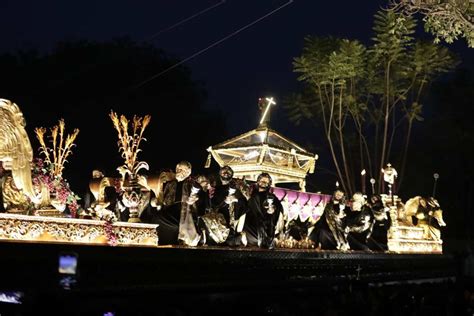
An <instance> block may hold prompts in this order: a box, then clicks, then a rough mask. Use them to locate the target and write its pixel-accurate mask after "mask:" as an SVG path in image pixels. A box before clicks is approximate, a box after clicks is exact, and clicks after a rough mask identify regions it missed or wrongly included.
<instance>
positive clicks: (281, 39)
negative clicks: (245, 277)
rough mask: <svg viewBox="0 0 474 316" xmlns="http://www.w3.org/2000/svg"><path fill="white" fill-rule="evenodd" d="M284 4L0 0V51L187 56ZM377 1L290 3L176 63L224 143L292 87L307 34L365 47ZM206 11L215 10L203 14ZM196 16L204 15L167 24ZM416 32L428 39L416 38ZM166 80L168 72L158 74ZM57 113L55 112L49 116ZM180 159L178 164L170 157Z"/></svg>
mask: <svg viewBox="0 0 474 316" xmlns="http://www.w3.org/2000/svg"><path fill="white" fill-rule="evenodd" d="M286 3H288V2H286V1H281V0H280V1H275V0H259V1H255V0H244V1H242V0H239V1H236V0H235V1H231V0H228V1H225V2H224V1H218V0H214V1H203V0H199V1H183V0H173V1H170V0H165V1H151V0H150V1H140V2H137V1H116V0H115V1H91V0H84V1H77V2H69V1H59V0H51V1H46V2H42V1H21V0H20V1H17V0H15V1H9V0H3V1H0V13H1V16H2V18H1V20H0V39H1V41H0V53H6V52H15V51H17V50H19V49H22V50H25V49H38V50H40V51H42V52H47V51H49V50H51V49H52V48H53V47H54V45H55V44H56V43H57V42H58V41H60V40H78V39H88V40H96V41H109V40H111V39H113V38H118V37H124V36H128V37H130V38H132V39H133V40H135V41H138V42H142V41H148V42H149V43H152V44H153V45H155V46H156V47H159V48H162V49H163V50H164V51H165V52H167V53H169V54H172V55H174V56H176V57H177V58H179V59H186V58H188V57H190V56H192V55H193V54H195V53H196V52H199V51H201V50H202V49H204V48H206V47H208V46H210V45H212V44H213V43H216V42H217V41H219V40H221V39H223V38H225V37H226V36H229V35H230V34H232V33H234V32H235V31H237V30H239V29H241V28H242V27H245V26H246V25H248V24H249V23H252V22H254V21H255V20H257V19H259V18H261V17H262V16H264V15H266V14H268V13H269V12H271V11H273V10H275V9H277V8H278V7H280V6H283V5H285V4H286ZM385 4H386V1H314V0H306V1H305V0H295V1H293V2H292V3H290V4H289V5H287V6H285V7H284V8H282V9H281V10H279V11H277V12H275V13H274V14H272V15H270V16H268V17H267V18H265V19H263V20H261V21H259V22H258V23H256V24H254V25H252V26H251V27H249V28H247V29H245V30H243V31H241V32H240V33H238V34H236V35H235V36H233V37H230V38H229V39H227V40H225V41H223V42H222V43H220V44H218V45H216V46H215V47H212V48H210V49H209V50H207V51H205V52H203V53H202V54H200V55H198V56H196V57H194V58H191V59H190V60H188V61H187V62H185V65H186V66H187V67H189V68H190V69H191V71H192V77H193V79H195V80H197V81H202V82H203V84H204V86H205V88H206V90H207V93H208V99H207V104H206V106H207V107H208V108H209V109H218V110H220V111H222V112H223V113H224V114H225V116H226V119H227V127H228V131H227V134H226V137H228V136H235V135H237V134H240V133H243V132H245V131H247V130H250V129H252V128H254V127H256V125H257V121H258V113H257V99H258V97H261V96H269V95H271V96H274V97H275V98H276V100H277V102H279V101H280V100H281V99H282V98H283V97H284V96H285V95H287V94H289V93H291V92H293V91H296V90H297V88H298V82H297V80H296V75H295V74H294V73H293V69H292V68H293V67H292V59H293V57H296V56H299V55H300V54H301V50H302V47H303V39H304V37H305V36H306V35H317V36H326V35H332V36H335V37H345V38H351V39H359V40H361V41H362V42H364V43H366V44H368V43H369V41H370V36H371V34H372V24H373V15H374V14H375V13H376V11H377V10H378V9H379V8H380V6H382V5H385ZM213 5H214V8H212V9H209V8H210V7H211V6H213ZM205 9H209V10H208V11H207V12H206V13H203V14H202V15H199V16H198V17H196V18H194V19H192V20H190V21H188V22H185V23H182V24H181V25H179V26H176V27H172V26H173V25H175V24H176V23H179V22H182V21H183V20H184V19H186V18H189V17H190V16H192V15H194V14H196V13H198V12H201V11H202V10H205ZM160 32H161V33H160ZM157 33H159V34H158V35H157ZM154 35H155V36H154ZM418 35H419V36H421V37H425V38H430V35H427V34H424V33H423V32H420V34H418ZM150 38H152V39H151V40H149V39H150ZM451 48H452V49H453V50H454V51H455V52H456V53H458V54H460V55H461V58H462V59H463V60H464V63H465V64H466V63H468V64H470V65H471V66H472V60H473V58H472V50H469V49H468V48H467V46H466V44H465V42H464V41H463V40H461V41H459V43H456V44H455V45H452V46H451ZM0 71H1V70H0ZM165 76H167V73H165V74H163V75H162V76H160V77H162V78H163V77H165ZM139 83H140V82H137V84H139ZM138 89H141V88H138ZM117 93H120V91H118V92H117ZM13 101H15V100H13ZM20 106H21V104H20ZM146 106H147V105H141V104H137V105H134V108H136V111H137V114H140V115H143V114H146V113H147V109H146ZM104 107H107V108H111V105H109V104H104ZM60 115H61V114H60V113H58V118H59V117H60ZM272 118H273V119H272V123H271V125H272V127H273V128H275V129H276V130H278V131H280V132H281V133H283V134H284V135H287V136H289V137H290V138H291V139H294V140H295V141H296V142H298V143H300V144H302V145H303V146H305V144H307V143H309V142H311V143H313V145H314V146H315V148H318V147H323V146H325V143H324V138H323V135H314V134H308V132H307V130H306V129H304V128H301V127H295V126H294V125H292V124H291V123H289V122H288V120H287V118H286V116H285V113H284V111H283V109H282V108H281V107H279V108H278V109H277V110H276V112H275V113H273V115H272ZM160 119H163V118H153V121H152V124H159V123H160V122H159V121H160ZM29 127H30V128H32V127H31V126H29ZM29 132H31V131H30V130H29ZM31 136H32V135H31V134H30V137H31ZM79 137H81V136H80V135H79ZM222 140H224V139H222ZM114 141H115V140H114ZM209 145H213V144H209ZM77 150H79V149H77ZM202 150H203V151H205V148H203V149H202ZM73 159H74V158H72V159H71V165H72V162H73ZM180 159H186V157H176V160H180ZM319 164H320V166H322V167H326V168H330V166H331V163H330V157H329V156H324V155H322V157H321V159H320V161H319ZM168 167H172V166H168Z"/></svg>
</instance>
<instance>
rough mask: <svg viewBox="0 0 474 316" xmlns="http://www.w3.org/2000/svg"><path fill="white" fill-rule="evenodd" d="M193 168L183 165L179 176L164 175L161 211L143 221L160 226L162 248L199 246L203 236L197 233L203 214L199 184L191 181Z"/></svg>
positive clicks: (148, 214) (179, 165)
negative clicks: (201, 212) (200, 204)
mask: <svg viewBox="0 0 474 316" xmlns="http://www.w3.org/2000/svg"><path fill="white" fill-rule="evenodd" d="M190 175H191V164H190V163H189V162H187V161H182V162H180V163H178V165H177V166H176V174H175V175H174V174H173V173H172V172H168V173H162V175H161V176H160V177H162V178H163V179H161V181H163V182H164V183H165V184H164V186H163V192H162V194H159V196H158V197H157V200H158V207H157V209H158V210H157V211H153V212H143V213H142V218H141V220H142V221H144V222H151V223H154V224H159V226H158V238H159V244H160V245H177V244H179V243H183V244H186V245H191V246H196V245H197V243H198V241H199V239H200V236H199V234H198V232H197V229H196V226H195V224H196V221H197V217H198V215H200V214H198V213H199V210H201V209H203V208H200V207H199V204H198V200H199V198H198V192H199V190H200V187H199V184H197V183H195V182H194V181H193V180H192V179H191V178H190Z"/></svg>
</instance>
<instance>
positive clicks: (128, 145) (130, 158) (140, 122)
mask: <svg viewBox="0 0 474 316" xmlns="http://www.w3.org/2000/svg"><path fill="white" fill-rule="evenodd" d="M109 116H110V118H111V119H112V123H113V124H114V127H115V129H116V130H117V132H118V139H119V140H118V147H119V152H121V154H122V158H124V160H125V163H124V164H123V165H122V166H120V167H119V168H118V171H119V172H120V174H121V175H122V178H124V179H125V177H126V175H127V174H128V175H129V176H130V177H131V178H132V179H137V175H138V171H139V170H140V169H146V170H148V168H149V167H148V164H147V163H146V162H145V161H138V160H137V156H138V153H139V152H140V151H141V149H140V148H139V147H140V143H141V141H142V140H144V141H146V138H144V137H143V132H144V131H145V129H146V127H147V126H148V124H150V120H151V116H150V115H145V116H144V117H143V118H141V117H138V116H136V115H134V116H133V120H132V122H131V123H132V124H131V126H132V131H131V133H129V131H128V129H129V123H130V121H129V120H128V119H127V118H126V117H125V116H124V115H120V118H119V116H118V115H117V113H115V112H113V111H111V112H110V114H109Z"/></svg>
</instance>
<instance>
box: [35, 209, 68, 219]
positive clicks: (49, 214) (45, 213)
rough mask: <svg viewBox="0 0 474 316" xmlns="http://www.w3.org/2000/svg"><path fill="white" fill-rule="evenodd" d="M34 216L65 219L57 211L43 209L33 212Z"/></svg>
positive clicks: (61, 213)
mask: <svg viewBox="0 0 474 316" xmlns="http://www.w3.org/2000/svg"><path fill="white" fill-rule="evenodd" d="M33 213H34V214H35V215H36V216H47V217H66V215H65V214H64V213H63V212H61V211H58V210H57V209H54V208H52V209H43V210H35V211H34V212H33Z"/></svg>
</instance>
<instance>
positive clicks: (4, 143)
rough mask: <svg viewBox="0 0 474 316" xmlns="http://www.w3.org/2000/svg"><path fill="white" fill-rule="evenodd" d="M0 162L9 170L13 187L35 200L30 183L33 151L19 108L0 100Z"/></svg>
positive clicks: (7, 101) (9, 102)
mask: <svg viewBox="0 0 474 316" xmlns="http://www.w3.org/2000/svg"><path fill="white" fill-rule="evenodd" d="M0 126H1V128H2V132H1V133H0V161H2V162H3V163H4V167H5V169H7V170H11V172H12V177H13V180H14V182H15V186H16V187H17V188H18V189H20V190H23V192H24V194H26V195H27V196H28V197H29V198H30V199H32V200H35V192H34V190H33V184H32V181H31V161H32V160H33V149H32V148H31V143H30V139H29V138H28V134H27V133H26V130H25V126H26V123H25V119H24V118H23V113H21V111H20V108H19V107H18V105H16V104H15V103H12V102H11V101H9V100H5V99H0Z"/></svg>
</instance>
